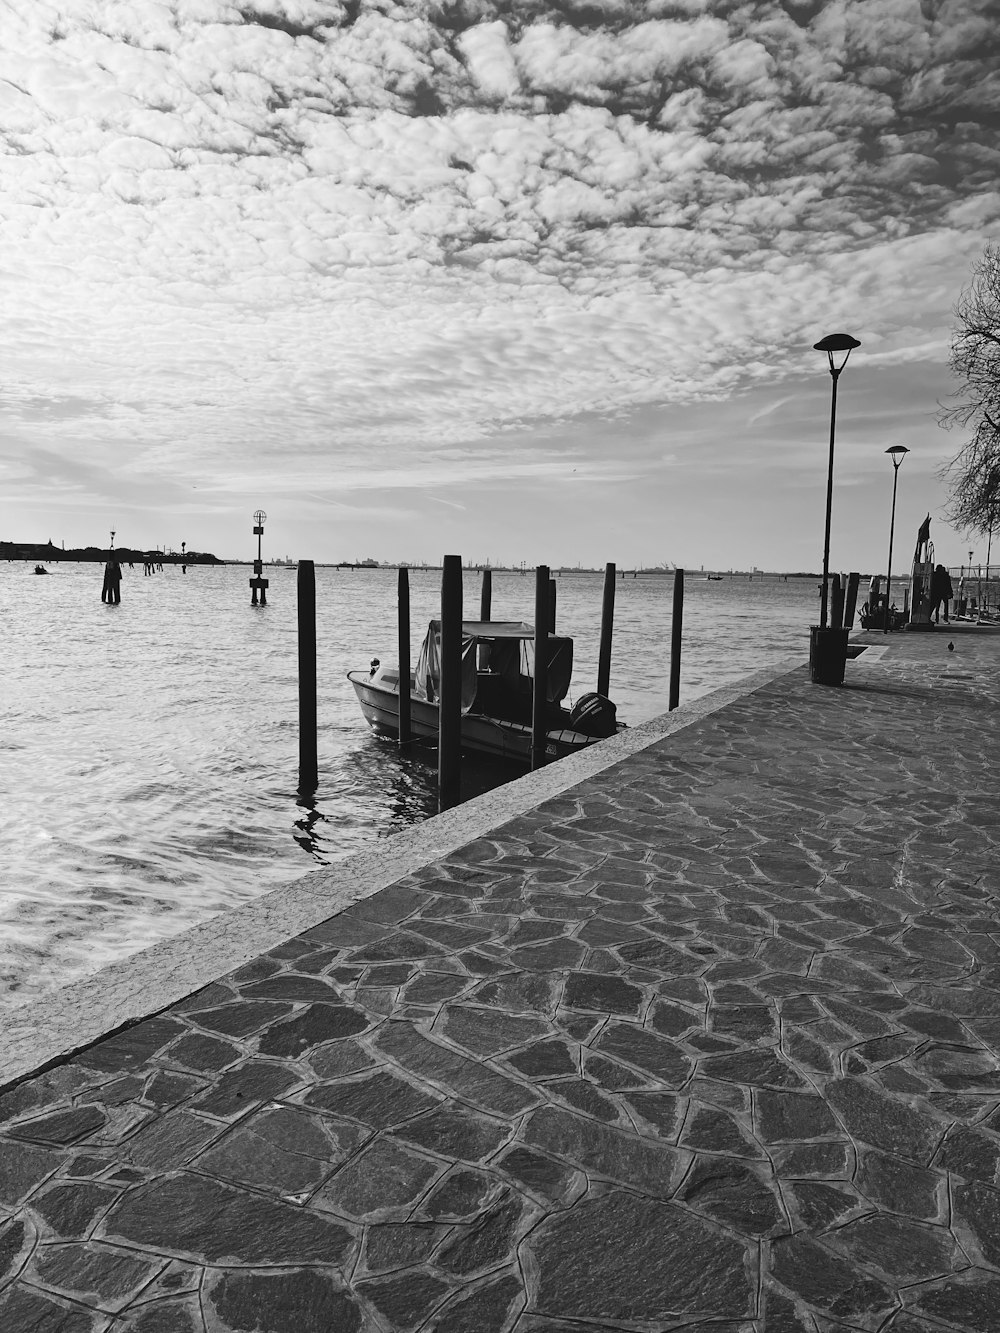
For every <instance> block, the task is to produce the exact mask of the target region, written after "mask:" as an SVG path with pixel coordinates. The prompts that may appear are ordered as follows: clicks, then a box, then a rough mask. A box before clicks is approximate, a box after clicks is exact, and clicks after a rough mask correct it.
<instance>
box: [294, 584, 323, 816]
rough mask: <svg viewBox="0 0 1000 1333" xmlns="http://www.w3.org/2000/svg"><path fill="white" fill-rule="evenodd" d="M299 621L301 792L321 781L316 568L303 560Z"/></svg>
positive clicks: (314, 786)
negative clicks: (317, 738)
mask: <svg viewBox="0 0 1000 1333" xmlns="http://www.w3.org/2000/svg"><path fill="white" fill-rule="evenodd" d="M296 591H297V593H298V619H299V791H300V792H312V791H315V790H316V784H317V783H318V782H319V758H318V755H317V751H316V567H315V565H314V564H313V562H312V561H311V560H300V561H299V569H298V578H297V588H296Z"/></svg>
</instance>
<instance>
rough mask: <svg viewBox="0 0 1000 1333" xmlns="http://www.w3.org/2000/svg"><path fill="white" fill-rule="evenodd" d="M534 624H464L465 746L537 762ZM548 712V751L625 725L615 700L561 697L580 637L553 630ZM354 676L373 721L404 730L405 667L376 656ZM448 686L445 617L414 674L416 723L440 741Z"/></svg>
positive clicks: (416, 731) (393, 731) (414, 727)
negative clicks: (444, 681) (442, 698)
mask: <svg viewBox="0 0 1000 1333" xmlns="http://www.w3.org/2000/svg"><path fill="white" fill-rule="evenodd" d="M534 639H535V631H534V630H533V629H532V627H531V626H530V625H526V624H523V623H522V622H520V621H503V620H486V621H479V620H477V621H463V623H462V745H463V746H464V747H465V748H466V749H469V750H475V751H477V752H478V753H480V754H486V755H492V756H493V757H494V758H498V759H513V760H521V761H524V762H530V759H531V714H532V690H533V677H534V658H535V652H534V649H535V644H534ZM548 643H549V664H548V701H549V709H548V717H547V719H546V722H547V728H546V738H545V754H546V757H547V758H549V759H561V758H563V757H564V756H565V755H569V754H574V753H575V752H576V751H577V750H582V749H583V748H584V747H585V746H588V745H593V744H594V742H595V741H598V740H601V739H603V738H604V737H606V736H613V735H614V734H615V732H617V731H620V730H622V729H623V726H624V724H623V723H620V722H618V720H617V717H616V709H615V706H614V704H613V703H612V702H611V700H610V699H606V698H604V696H603V695H599V694H585V695H583V696H582V697H581V698H580V699H578V700H577V703H576V705H575V707H573V708H572V709H567V708H563V707H562V702H563V700H564V699H565V698H566V695H567V693H568V692H569V683H570V678H571V676H572V674H573V640H572V639H570V638H568V637H566V636H565V635H555V634H553V635H550V636H549V640H548ZM347 679H348V680H349V681H350V682H351V684H352V685H353V686H354V691H355V693H356V694H357V696H358V702H359V703H360V704H361V711H362V713H363V714H364V716H365V719H366V721H367V722H368V724H369V726H370V727H371V728H372V730H373V731H375V732H376V733H377V734H378V735H381V736H398V735H399V667H398V666H396V667H389V666H382V664H381V663H380V662H379V660H378V658H375V659H373V661H372V664H371V668H370V669H369V670H368V671H349V672H348V673H347ZM440 686H441V623H440V621H437V620H432V621H431V623H430V625H429V627H428V630H427V634H426V636H425V638H424V642H423V644H422V646H421V649H420V654H419V656H418V658H417V668H416V671H415V672H413V674H412V675H411V677H410V729H411V731H412V734H413V736H414V738H415V739H417V740H427V741H431V742H434V743H436V742H437V738H438V711H439V709H438V698H439V695H440Z"/></svg>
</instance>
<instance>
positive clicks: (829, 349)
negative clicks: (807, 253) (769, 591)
mask: <svg viewBox="0 0 1000 1333" xmlns="http://www.w3.org/2000/svg"><path fill="white" fill-rule="evenodd" d="M860 346H861V343H860V342H859V341H858V340H857V338H852V337H851V335H850V334H849V333H830V334H827V336H826V337H825V338H821V339H820V341H819V342H818V343H813V347H814V349H815V350H816V351H817V352H826V355H827V359H828V361H829V363H830V376H831V378H832V380H833V396H832V399H831V402H830V465H829V468H828V470H827V475H826V531H825V534H824V537H823V586H822V588H821V589H820V607H819V627H820V629H826V627H827V626H826V603H827V595H828V590H827V583H828V582H829V578H830V512H831V509H832V507H833V441H834V434H835V431H836V427H837V381H838V380H839V379H840V372H841V371H842V370H843V369H844V367H845V366H846V365H847V358H848V357H849V356H850V355H851V353H852V352H853V351H854V349H855V347H860ZM834 352H843V353H844V359H843V361H841V363H840V365H839V366H838V365H837V364H836V363H835V362H834V359H833V354H834Z"/></svg>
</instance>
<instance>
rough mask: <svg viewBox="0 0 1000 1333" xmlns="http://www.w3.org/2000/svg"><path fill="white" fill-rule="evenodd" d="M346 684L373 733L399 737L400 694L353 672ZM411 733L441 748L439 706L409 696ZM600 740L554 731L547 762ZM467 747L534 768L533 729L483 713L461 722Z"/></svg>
mask: <svg viewBox="0 0 1000 1333" xmlns="http://www.w3.org/2000/svg"><path fill="white" fill-rule="evenodd" d="M347 679H348V680H349V681H350V682H351V684H352V685H353V686H354V692H355V694H356V695H357V696H358V702H359V703H360V705H361V711H362V713H363V714H364V717H365V720H366V721H367V722H368V725H369V726H370V727H371V729H372V730H373V731H374V732H376V733H377V734H378V735H380V736H392V737H398V735H399V691H398V689H395V688H391V687H389V686H388V685H387V684H385V683H383V682H380V681H378V680H377V679H375V678H374V677H372V676H370V675H369V674H368V673H367V672H365V671H349V672H348V673H347ZM410 731H411V732H412V734H413V736H414V738H415V739H417V740H423V741H430V742H432V743H433V744H435V745H436V744H437V738H438V706H437V704H436V703H428V702H427V700H426V699H418V698H417V697H416V695H412V694H411V696H410ZM598 739H599V737H597V736H586V735H584V733H583V732H582V731H573V730H572V729H571V728H569V727H565V728H562V729H560V730H558V731H550V732H548V733H547V735H546V738H545V757H546V759H562V758H564V757H565V756H566V755H569V754H575V753H576V752H577V751H578V750H583V749H586V747H587V746H588V745H593V744H594V743H595V742H596V741H597V740H598ZM462 745H463V747H464V748H465V749H468V750H474V751H476V752H477V753H479V754H486V755H492V756H493V757H494V758H496V759H508V760H514V761H515V762H520V763H525V764H529V763H530V762H531V728H530V727H528V726H525V725H524V724H523V723H520V722H507V721H505V720H504V719H503V718H495V717H488V716H487V715H486V714H484V713H465V714H464V715H463V717H462Z"/></svg>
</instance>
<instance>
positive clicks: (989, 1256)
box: [0, 626, 1000, 1333]
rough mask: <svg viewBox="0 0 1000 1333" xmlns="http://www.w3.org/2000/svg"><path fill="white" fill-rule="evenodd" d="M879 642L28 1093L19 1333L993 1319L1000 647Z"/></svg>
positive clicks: (8, 1251)
mask: <svg viewBox="0 0 1000 1333" xmlns="http://www.w3.org/2000/svg"><path fill="white" fill-rule="evenodd" d="M949 640H951V641H953V642H954V645H955V648H954V651H953V652H949V651H948V646H947V645H948V642H949ZM860 642H869V643H871V644H872V645H873V647H874V648H875V649H876V652H877V650H879V649H882V648H883V647H885V648H886V650H887V651H886V653H885V656H883V657H882V658H881V660H877V661H876V660H872V658H873V657H875V656H876V653H875V652H873V653H872V654H870V655H869V658H868V661H867V662H866V661H865V659H864V657H862V658H861V659H859V660H858V661H857V662H854V663H851V664H849V667H848V677H847V683H846V685H845V687H844V688H843V689H840V690H838V689H829V688H823V687H819V686H812V685H810V683H809V681H808V675H807V672H806V670H805V669H804V668H800V669H798V670H796V671H794V672H792V673H791V674H789V675H786V676H783V677H782V678H781V679H779V680H777V681H775V682H774V683H772V684H770V685H767V686H765V687H763V688H761V689H759V690H757V691H756V692H754V693H751V694H748V695H746V696H745V697H743V698H741V699H739V700H737V701H736V702H734V703H731V704H729V705H727V706H726V707H724V708H722V709H721V711H718V712H716V713H714V714H712V715H710V716H707V717H705V718H703V719H702V720H701V721H698V722H696V723H694V724H692V725H691V726H689V727H687V728H686V729H685V730H683V731H680V732H678V733H677V734H676V735H673V736H670V737H668V738H667V739H664V740H659V741H656V742H655V743H654V744H652V745H650V746H649V747H648V748H646V749H644V750H642V751H640V752H639V753H637V754H635V755H633V756H631V757H630V758H628V759H627V760H625V761H623V762H621V763H618V764H616V765H615V766H613V767H611V768H609V769H607V770H606V771H604V772H602V773H600V774H599V775H598V776H595V777H592V778H589V779H587V780H585V781H583V782H581V783H580V784H579V785H578V786H576V787H573V788H571V789H570V790H568V791H566V792H565V793H563V794H562V795H560V796H559V797H558V798H556V799H551V800H548V801H546V802H544V803H543V804H542V805H540V806H539V807H538V808H537V809H536V810H533V811H532V812H530V813H528V814H525V815H523V816H520V817H518V818H515V819H513V820H512V821H510V822H509V823H507V824H505V825H503V826H502V827H500V828H499V829H496V830H494V831H493V832H492V833H491V834H490V835H489V836H488V837H484V838H479V839H477V840H475V841H472V842H471V843H469V844H468V845H466V846H465V847H464V848H462V850H461V851H459V852H458V853H456V854H450V855H447V856H445V857H444V858H443V859H441V860H439V861H438V862H437V863H435V864H428V865H426V866H425V867H424V868H422V869H420V870H419V871H417V872H416V873H412V874H410V875H408V876H407V877H406V878H405V879H403V880H401V881H400V882H398V883H396V884H394V885H392V886H391V887H389V888H387V889H384V890H383V891H382V892H380V893H378V894H376V895H375V896H374V897H371V898H370V899H368V900H367V901H364V902H362V903H359V904H358V905H356V906H354V907H351V908H350V909H348V910H346V911H343V912H341V913H340V914H338V915H336V916H334V917H331V918H330V919H329V920H327V921H325V922H324V923H322V924H320V925H318V926H315V927H314V928H312V929H309V930H307V931H306V932H305V933H304V934H300V935H299V936H297V937H296V938H292V939H289V940H288V941H287V943H285V944H283V945H281V946H280V947H278V948H275V949H272V950H271V951H270V952H269V953H268V954H266V955H265V956H262V957H260V958H257V959H256V960H255V961H253V962H251V963H249V964H247V965H246V966H243V967H241V968H240V969H239V970H238V971H236V972H233V973H231V974H230V975H227V976H224V977H222V978H221V979H219V980H217V981H215V982H214V983H213V984H210V985H208V986H207V987H206V988H205V989H203V990H201V991H199V992H198V993H197V994H194V995H191V996H189V997H188V998H186V999H184V1000H182V1001H181V1002H180V1003H177V1004H175V1005H173V1007H172V1008H170V1009H169V1010H168V1011H166V1012H163V1013H161V1014H159V1015H157V1016H155V1017H152V1018H149V1019H147V1020H146V1021H144V1022H141V1023H139V1024H137V1025H135V1026H132V1027H130V1028H128V1029H126V1030H124V1031H122V1032H120V1033H118V1034H117V1035H114V1036H112V1037H110V1038H108V1039H105V1040H103V1041H101V1042H100V1043H99V1044H97V1045H94V1046H91V1047H90V1048H89V1049H87V1050H85V1051H83V1052H82V1053H79V1054H77V1055H76V1056H74V1057H73V1058H72V1059H69V1060H65V1061H63V1062H61V1063H59V1064H57V1065H56V1066H55V1067H53V1068H51V1069H49V1070H48V1071H47V1072H44V1073H42V1074H40V1075H36V1076H34V1077H32V1078H29V1079H28V1080H26V1081H22V1082H20V1083H18V1084H16V1085H15V1086H14V1087H12V1088H10V1089H9V1090H8V1091H6V1092H5V1093H4V1094H3V1095H2V1096H0V1289H2V1290H0V1329H2V1330H3V1333H105V1331H107V1333H111V1331H112V1330H114V1333H228V1331H230V1330H232V1331H236V1330H239V1331H240V1333H415V1331H416V1330H421V1331H424V1330H426V1333H511V1331H513V1333H606V1331H607V1330H633V1331H634V1333H639V1331H640V1330H644V1331H645V1333H653V1330H656V1331H657V1333H659V1331H661V1330H672V1329H678V1330H680V1329H684V1330H689V1331H693V1330H699V1331H700V1333H709V1331H711V1333H846V1330H848V1329H863V1330H871V1331H874V1330H891V1333H934V1331H937V1333H942V1331H944V1330H960V1331H961V1333H994V1331H995V1330H997V1329H1000V1176H998V1172H1000V1059H998V1054H1000V918H998V914H997V897H998V895H1000V873H998V868H997V864H996V858H997V844H998V841H1000V828H998V815H997V812H998V807H1000V763H998V760H1000V707H998V704H1000V635H996V634H993V633H991V632H990V631H989V630H977V629H975V628H973V627H963V626H952V627H951V628H950V629H948V628H946V627H944V626H942V629H941V631H939V632H938V633H936V634H926V635H917V634H900V635H896V636H893V637H891V638H890V639H889V640H888V641H884V640H883V639H882V637H881V636H877V635H869V636H862V637H861V639H860ZM400 836H405V835H400Z"/></svg>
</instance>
